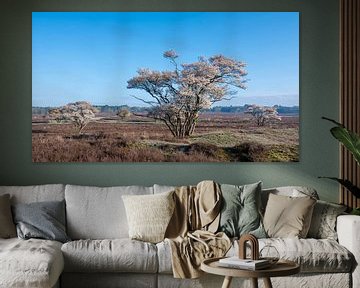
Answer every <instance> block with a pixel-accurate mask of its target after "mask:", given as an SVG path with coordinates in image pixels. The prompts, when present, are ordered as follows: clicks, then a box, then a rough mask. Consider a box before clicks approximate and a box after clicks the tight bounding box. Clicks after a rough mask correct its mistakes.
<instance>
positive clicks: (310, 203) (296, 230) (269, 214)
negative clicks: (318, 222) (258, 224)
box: [264, 194, 316, 238]
mask: <svg viewBox="0 0 360 288" xmlns="http://www.w3.org/2000/svg"><path fill="white" fill-rule="evenodd" d="M315 202H316V200H315V199H313V198H310V197H309V196H306V197H295V198H293V197H288V196H279V195H275V194H270V195H269V200H268V203H267V206H266V210H265V215H264V227H265V230H266V233H267V234H268V236H269V237H283V238H288V237H300V238H305V237H306V235H307V233H308V231H309V227H310V221H311V215H312V211H313V209H314V205H315Z"/></svg>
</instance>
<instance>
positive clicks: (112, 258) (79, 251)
mask: <svg viewBox="0 0 360 288" xmlns="http://www.w3.org/2000/svg"><path fill="white" fill-rule="evenodd" d="M61 250H62V252H63V255H64V259H65V271H66V272H88V273H90V272H131V273H156V271H157V268H158V264H157V256H156V254H157V253H156V246H155V245H154V244H151V243H147V242H141V241H137V240H130V239H125V238H124V239H113V240H109V239H105V240H78V241H71V242H67V243H65V244H64V245H63V246H62V247H61Z"/></svg>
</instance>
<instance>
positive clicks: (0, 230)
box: [0, 194, 16, 238]
mask: <svg viewBox="0 0 360 288" xmlns="http://www.w3.org/2000/svg"><path fill="white" fill-rule="evenodd" d="M13 237H16V230H15V225H14V222H13V218H12V215H11V205H10V195H9V194H5V195H2V196H0V238H13Z"/></svg>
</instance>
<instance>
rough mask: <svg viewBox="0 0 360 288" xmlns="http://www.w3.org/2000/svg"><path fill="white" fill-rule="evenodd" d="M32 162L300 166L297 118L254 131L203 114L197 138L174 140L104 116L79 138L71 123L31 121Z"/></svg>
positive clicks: (231, 116) (146, 125)
mask: <svg viewBox="0 0 360 288" xmlns="http://www.w3.org/2000/svg"><path fill="white" fill-rule="evenodd" d="M32 159H33V162H236V161H237V162H258V161H262V162H274V161H275V162H276V161H299V117H298V116H282V120H281V121H278V122H276V123H273V124H271V125H266V126H257V125H256V123H255V121H254V120H253V119H251V117H250V116H249V115H244V114H241V113H214V112H211V113H202V114H201V116H200V118H199V121H198V123H197V126H196V129H195V132H194V134H193V135H192V136H190V137H189V138H186V139H175V138H174V137H173V136H172V135H171V133H170V131H169V130H168V129H167V128H166V126H165V125H164V124H163V123H162V122H158V121H155V120H153V119H150V118H146V117H141V116H134V115H132V116H130V117H128V118H126V119H124V120H121V119H120V118H119V117H117V116H113V115H102V117H98V119H97V120H96V121H93V122H91V123H89V124H88V125H87V126H86V127H85V129H84V130H83V132H82V134H78V133H77V131H76V129H75V127H74V126H73V125H72V124H71V123H53V122H52V121H50V120H49V119H48V118H47V116H40V115H33V123H32Z"/></svg>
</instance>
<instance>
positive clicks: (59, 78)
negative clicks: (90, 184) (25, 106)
mask: <svg viewBox="0 0 360 288" xmlns="http://www.w3.org/2000/svg"><path fill="white" fill-rule="evenodd" d="M299 108H300V107H299V13H298V12H33V14H32V160H33V162H296V161H299V111H300V110H299Z"/></svg>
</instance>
